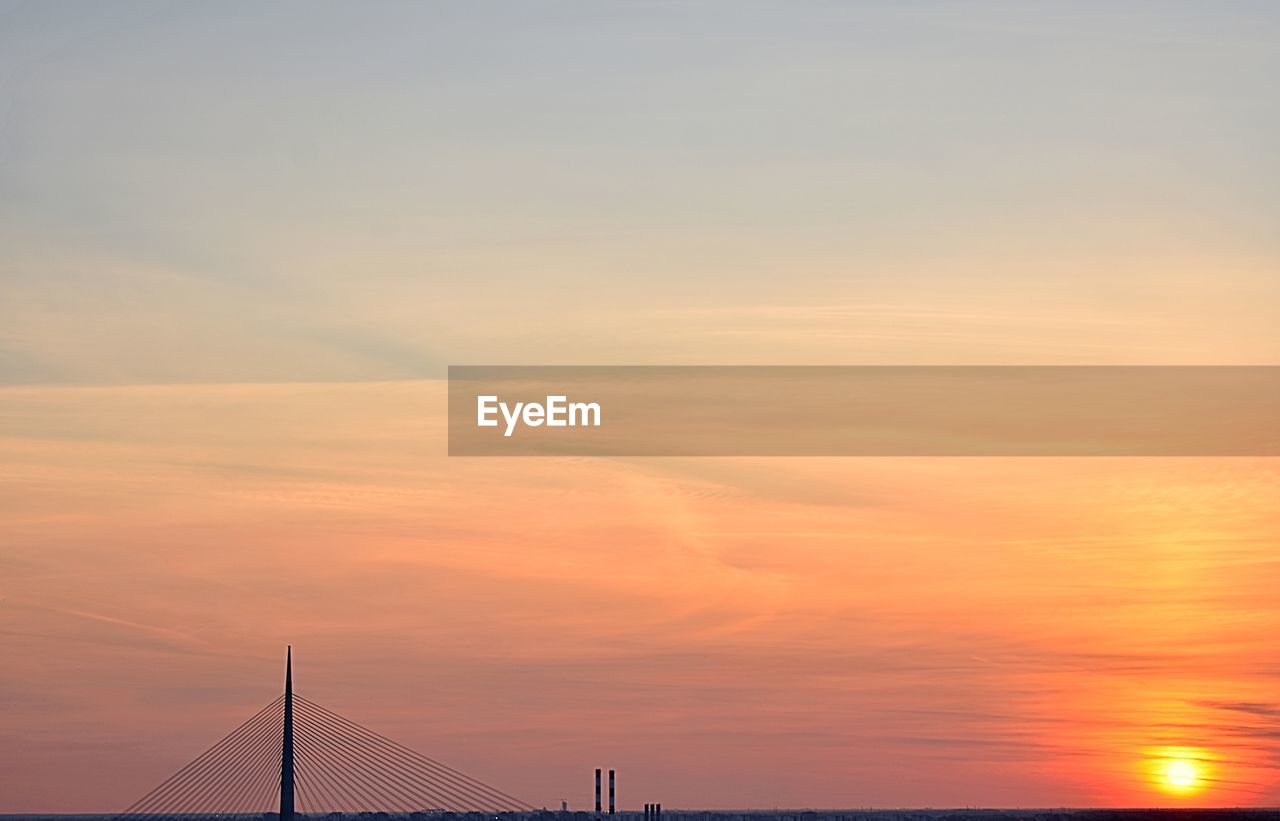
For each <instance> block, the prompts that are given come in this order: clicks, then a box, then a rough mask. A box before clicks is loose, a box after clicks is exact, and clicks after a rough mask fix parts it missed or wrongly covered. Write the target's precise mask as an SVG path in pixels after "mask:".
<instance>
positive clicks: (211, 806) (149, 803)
mask: <svg viewBox="0 0 1280 821" xmlns="http://www.w3.org/2000/svg"><path fill="white" fill-rule="evenodd" d="M532 809H533V808H532V807H530V806H529V805H528V804H526V803H524V802H523V801H521V800H520V799H518V798H514V797H512V796H510V795H508V794H507V793H504V792H502V791H501V790H498V789H495V788H493V787H490V786H489V785H487V784H484V783H482V782H480V781H477V780H476V779H474V778H471V777H469V776H467V775H464V774H462V773H460V772H458V771H457V770H455V769H453V768H451V767H447V766H445V765H444V764H441V763H440V762H438V761H436V760H434V759H432V758H428V757H427V756H425V755H422V754H420V753H417V752H415V751H413V750H411V749H409V748H408V747H405V746H403V745H401V744H397V743H396V742H395V741H392V740H391V739H389V738H387V737H386V736H383V735H381V734H379V733H376V732H374V731H373V730H370V729H368V728H366V727H362V726H360V725H359V724H357V723H355V722H354V721H351V720H349V719H346V718H343V717H342V716H340V715H338V714H337V713H334V712H331V711H329V710H327V709H325V708H324V707H322V706H320V705H319V704H316V703H315V702H314V701H311V700H309V699H306V698H303V697H302V696H300V695H297V694H296V693H294V692H293V650H292V648H290V650H289V652H288V656H287V660H286V662H285V685H284V693H283V694H282V695H280V696H278V697H277V698H276V699H275V700H274V701H272V702H271V703H270V704H268V705H266V706H265V707H263V708H262V709H261V710H259V711H258V712H257V713H256V714H254V715H253V716H252V717H251V718H250V719H249V720H248V721H246V722H245V723H243V724H241V725H240V726H239V727H237V728H236V729H234V730H232V731H231V732H230V733H228V734H227V735H226V736H225V737H224V738H223V739H222V740H221V741H219V742H218V743H216V744H214V745H213V746H212V747H210V748H209V749H208V750H205V752H204V753H202V754H201V755H200V756H199V757H197V758H196V759H195V760H193V761H192V762H190V763H189V764H187V766H185V767H183V768H182V769H180V770H178V771H177V772H176V773H174V774H173V775H172V776H170V777H169V778H168V779H166V780H165V781H164V782H163V783H162V784H160V785H159V786H157V787H156V788H155V789H154V790H152V791H151V792H149V793H147V794H146V795H145V796H143V797H142V798H140V799H139V800H138V801H136V802H134V803H133V805H132V806H130V807H129V808H128V809H126V810H125V811H124V813H123V814H122V815H121V816H119V819H120V821H164V820H165V819H178V818H181V819H183V821H195V819H227V818H231V817H235V816H247V815H253V816H257V817H262V816H263V815H264V814H271V815H275V814H278V815H279V821H295V819H296V818H297V816H302V815H327V814H329V813H344V814H346V813H352V814H354V813H362V812H389V813H423V812H426V813H430V812H457V813H473V812H481V813H486V814H496V813H506V812H528V811H530V810H532Z"/></svg>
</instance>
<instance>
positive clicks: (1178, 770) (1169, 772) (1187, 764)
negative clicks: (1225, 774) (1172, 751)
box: [1164, 760, 1200, 789]
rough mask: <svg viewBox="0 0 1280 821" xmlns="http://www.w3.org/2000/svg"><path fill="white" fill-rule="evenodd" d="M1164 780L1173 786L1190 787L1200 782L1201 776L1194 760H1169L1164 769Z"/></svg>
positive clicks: (1179, 787)
mask: <svg viewBox="0 0 1280 821" xmlns="http://www.w3.org/2000/svg"><path fill="white" fill-rule="evenodd" d="M1164 780H1165V782H1166V783H1168V784H1169V786H1171V787H1176V788H1178V789H1190V788H1192V787H1195V786H1196V785H1197V784H1198V783H1199V781H1200V777H1199V774H1198V773H1197V772H1196V765H1195V764H1194V763H1193V762H1191V761H1186V760H1177V761H1170V762H1169V766H1168V768H1166V769H1165V771H1164Z"/></svg>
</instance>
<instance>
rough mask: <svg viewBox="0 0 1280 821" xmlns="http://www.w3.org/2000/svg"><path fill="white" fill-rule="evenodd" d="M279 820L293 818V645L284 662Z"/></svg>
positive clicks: (290, 820)
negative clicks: (282, 742)
mask: <svg viewBox="0 0 1280 821" xmlns="http://www.w3.org/2000/svg"><path fill="white" fill-rule="evenodd" d="M280 821H294V819H293V645H289V649H288V650H287V651H286V655H285V663H284V747H283V749H282V750H281V754H280Z"/></svg>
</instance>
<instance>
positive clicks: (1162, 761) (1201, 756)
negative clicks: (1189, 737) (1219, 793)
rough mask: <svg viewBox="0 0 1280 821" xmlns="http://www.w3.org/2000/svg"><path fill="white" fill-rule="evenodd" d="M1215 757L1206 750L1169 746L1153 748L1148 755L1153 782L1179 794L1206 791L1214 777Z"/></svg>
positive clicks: (1187, 794)
mask: <svg viewBox="0 0 1280 821" xmlns="http://www.w3.org/2000/svg"><path fill="white" fill-rule="evenodd" d="M1213 761H1214V757H1213V756H1212V755H1210V754H1209V753H1208V752H1207V751H1205V750H1200V749H1195V748H1190V747H1166V748H1163V749H1160V750H1152V751H1151V754H1150V758H1148V759H1147V767H1148V773H1149V774H1150V777H1151V781H1152V783H1153V784H1154V785H1155V786H1156V787H1158V788H1159V789H1160V790H1162V791H1164V792H1166V793H1171V794H1173V795H1179V796H1191V795H1193V794H1195V793H1199V792H1202V791H1203V790H1205V789H1206V788H1207V787H1208V786H1209V782H1210V781H1212V777H1213V773H1212V772H1211V770H1212V769H1213Z"/></svg>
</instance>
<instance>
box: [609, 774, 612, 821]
mask: <svg viewBox="0 0 1280 821" xmlns="http://www.w3.org/2000/svg"><path fill="white" fill-rule="evenodd" d="M609 814H610V815H613V770H609Z"/></svg>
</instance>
